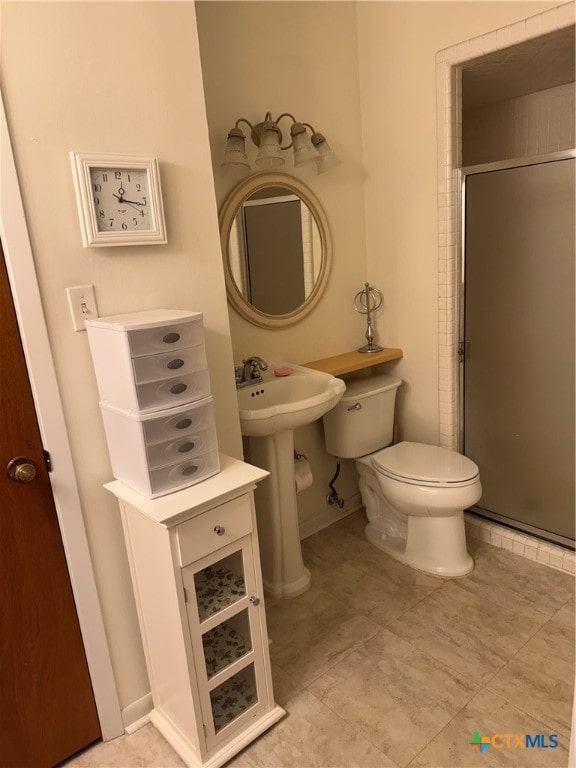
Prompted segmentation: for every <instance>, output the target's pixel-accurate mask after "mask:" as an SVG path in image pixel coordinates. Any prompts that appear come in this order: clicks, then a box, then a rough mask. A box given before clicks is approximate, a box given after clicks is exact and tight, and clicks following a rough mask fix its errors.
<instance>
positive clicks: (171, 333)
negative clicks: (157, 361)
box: [128, 320, 204, 357]
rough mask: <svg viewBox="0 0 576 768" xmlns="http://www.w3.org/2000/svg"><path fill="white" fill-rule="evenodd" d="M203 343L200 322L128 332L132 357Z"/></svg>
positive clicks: (194, 321)
mask: <svg viewBox="0 0 576 768" xmlns="http://www.w3.org/2000/svg"><path fill="white" fill-rule="evenodd" d="M203 341H204V331H203V326H202V322H201V321H200V320H193V321H191V322H184V323H174V324H173V325H162V326H159V327H157V328H143V329H138V330H134V331H128V343H129V345H130V354H131V355H132V357H139V356H140V355H153V354H154V353H155V352H167V351H169V350H170V351H173V350H175V349H182V348H183V347H194V346H196V345H198V344H202V343H203Z"/></svg>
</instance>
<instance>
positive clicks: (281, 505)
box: [249, 429, 310, 598]
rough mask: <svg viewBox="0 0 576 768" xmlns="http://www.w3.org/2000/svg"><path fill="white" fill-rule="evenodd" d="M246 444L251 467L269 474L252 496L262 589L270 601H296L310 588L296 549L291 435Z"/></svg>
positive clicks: (287, 432) (283, 433)
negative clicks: (297, 597)
mask: <svg viewBox="0 0 576 768" xmlns="http://www.w3.org/2000/svg"><path fill="white" fill-rule="evenodd" d="M249 444H250V461H251V463H252V464H255V465H256V466H258V467H261V468H262V469H266V470H268V472H270V476H269V477H268V478H267V479H266V480H265V481H264V482H262V483H260V484H259V485H258V487H257V489H256V493H255V496H256V517H257V519H258V537H259V539H260V558H261V561H262V575H263V581H264V589H265V591H266V592H267V593H268V594H269V595H271V596H272V597H279V598H287V597H296V596H297V595H300V594H302V592H305V591H306V590H307V589H308V587H309V586H310V571H309V570H308V569H307V568H306V567H305V566H304V561H303V560H302V548H301V546H300V531H299V527H298V506H297V502H296V479H295V476H294V432H293V431H292V430H291V429H286V430H281V431H279V432H275V433H274V434H271V435H265V436H262V437H250V438H249Z"/></svg>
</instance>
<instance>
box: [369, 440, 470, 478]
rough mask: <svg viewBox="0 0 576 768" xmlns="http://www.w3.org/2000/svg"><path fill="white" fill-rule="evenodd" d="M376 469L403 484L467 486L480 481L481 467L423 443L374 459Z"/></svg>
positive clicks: (406, 445)
mask: <svg viewBox="0 0 576 768" xmlns="http://www.w3.org/2000/svg"><path fill="white" fill-rule="evenodd" d="M372 463H373V465H374V468H375V469H376V470H377V471H378V472H382V474H385V475H388V476H389V477H394V478H397V479H399V480H403V481H404V482H417V483H422V484H430V485H451V484H452V483H464V482H466V481H470V480H473V479H475V478H476V477H478V474H479V473H478V467H477V466H476V464H474V462H473V461H471V460H470V459H468V458H466V456H462V454H461V453H456V452H455V451H450V450H448V449H447V448H439V447H438V446H436V445H424V444H423V443H408V442H403V443H398V444H397V445H393V446H391V447H390V448H385V449H384V450H383V451H379V452H378V453H376V454H374V456H373V457H372Z"/></svg>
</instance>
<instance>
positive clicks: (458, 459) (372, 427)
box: [324, 375, 482, 576]
mask: <svg viewBox="0 0 576 768" xmlns="http://www.w3.org/2000/svg"><path fill="white" fill-rule="evenodd" d="M401 383H402V382H401V380H400V379H398V378H395V377H394V376H387V375H376V376H369V377H366V378H362V379H355V380H353V381H349V382H346V392H345V393H344V396H343V397H342V399H341V400H340V402H339V403H338V404H337V405H336V407H335V408H333V409H332V410H331V411H329V412H328V413H327V414H326V415H325V416H324V433H325V439H326V449H327V450H328V452H329V453H331V454H332V455H334V456H337V457H338V458H341V459H356V466H357V468H358V472H359V474H360V492H361V494H362V501H363V503H364V506H365V507H366V514H367V517H368V521H369V522H368V525H367V526H366V538H367V539H368V540H369V541H370V542H372V544H374V545H375V546H376V547H378V548H379V549H381V550H383V551H384V552H386V553H387V554H389V555H390V556H391V557H395V558H396V559H397V560H401V561H402V562H403V563H406V564H407V565H410V566H412V567H413V568H417V569H418V570H420V571H426V572H428V573H433V574H436V575H438V576H464V575H466V574H467V573H470V571H471V570H472V569H473V568H474V561H473V560H472V558H471V557H470V555H469V554H468V551H467V549H466V537H465V531H464V509H466V508H467V507H470V506H472V505H473V504H475V503H476V502H477V501H478V500H479V499H480V496H481V495H482V486H481V485H480V474H479V471H478V467H477V466H476V464H474V462H473V461H471V460H470V459H468V458H466V456H462V455H461V454H459V453H456V452H455V451H450V450H448V449H446V448H438V447H437V446H434V445H424V444H423V443H409V442H402V443H398V444H397V445H392V446H390V443H391V442H392V434H393V424H394V402H395V400H396V392H397V389H398V387H399V386H400V384H401ZM385 446H390V447H389V448H386V447H385Z"/></svg>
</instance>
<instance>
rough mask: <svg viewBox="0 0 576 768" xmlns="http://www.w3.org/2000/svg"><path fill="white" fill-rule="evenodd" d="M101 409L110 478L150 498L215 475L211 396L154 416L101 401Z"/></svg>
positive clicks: (215, 439) (216, 450) (215, 456)
mask: <svg viewBox="0 0 576 768" xmlns="http://www.w3.org/2000/svg"><path fill="white" fill-rule="evenodd" d="M100 410H101V412H102V420H103V422H104V430H105V432H106V441H107V443H108V451H109V453H110V461H111V463H112V471H113V472H114V477H115V478H116V479H117V480H121V481H122V482H123V483H126V485H128V486H130V488H133V489H134V490H135V491H138V493H141V494H142V495H143V496H146V497H147V498H155V497H156V496H160V495H163V494H165V493H170V492H172V491H176V490H178V489H179V488H184V487H186V486H187V485H194V484H195V483H198V482H200V481H201V480H205V479H206V478H207V477H211V476H212V475H214V474H216V472H218V470H219V461H218V440H217V437H216V428H215V426H214V406H213V404H212V398H211V397H207V398H205V399H204V400H200V401H198V402H196V403H189V404H186V405H181V406H179V407H178V408H171V409H169V410H164V411H156V412H154V413H144V414H134V413H131V412H128V411H122V410H121V409H119V408H113V407H112V406H109V405H106V404H105V403H101V404H100Z"/></svg>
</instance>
